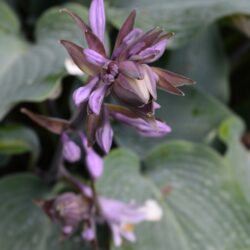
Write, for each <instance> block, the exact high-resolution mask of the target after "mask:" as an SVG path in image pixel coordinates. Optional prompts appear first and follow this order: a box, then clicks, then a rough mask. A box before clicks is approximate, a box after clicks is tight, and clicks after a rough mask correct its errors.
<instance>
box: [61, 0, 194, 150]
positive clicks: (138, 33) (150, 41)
mask: <svg viewBox="0 0 250 250" xmlns="http://www.w3.org/2000/svg"><path fill="white" fill-rule="evenodd" d="M62 11H63V12H66V13H68V14H69V15H70V16H71V17H72V18H73V20H74V21H75V22H76V24H77V25H78V26H79V28H80V29H81V31H82V33H83V36H84V38H85V39H86V41H87V44H88V48H82V47H80V46H79V45H76V44H74V43H73V42H70V41H65V40H62V41H61V43H62V44H63V45H64V47H65V48H66V49H67V51H68V53H69V55H70V57H71V58H72V60H73V62H74V63H75V64H76V65H77V66H78V67H79V69H81V70H82V71H83V72H84V73H86V74H87V75H88V76H89V81H88V83H87V84H86V85H85V86H83V87H80V88H78V89H77V90H76V91H75V92H74V94H73V99H74V102H75V104H76V105H77V106H80V105H81V104H83V103H87V104H88V111H89V114H90V115H91V114H92V118H91V119H92V120H93V116H94V117H95V121H96V122H97V121H100V120H101V119H102V118H103V117H105V116H104V115H103V114H102V113H103V112H104V108H103V102H104V98H105V97H106V96H107V95H109V94H110V93H111V94H112V95H113V96H114V97H116V98H117V99H118V100H119V101H120V102H122V103H123V104H124V105H126V106H127V107H128V108H129V109H130V110H131V111H133V112H134V113H135V114H136V115H137V116H138V117H139V118H141V119H143V120H145V122H146V123H147V122H148V123H150V124H151V125H153V126H154V125H155V124H156V121H155V117H154V113H155V105H154V103H155V101H156V100H157V87H158V88H160V89H163V90H165V91H167V92H169V93H171V94H176V95H183V92H182V91H181V90H180V89H179V87H180V86H182V85H185V84H187V85H189V84H193V83H194V82H193V81H192V80H191V79H188V78H186V77H183V76H180V75H178V74H175V73H173V72H169V71H167V70H164V69H160V68H157V67H152V66H149V65H148V64H150V63H153V62H154V61H156V60H158V59H159V58H160V57H161V56H162V55H163V53H164V51H165V49H166V47H167V45H168V42H169V39H170V38H171V37H172V36H173V33H171V32H165V31H163V30H161V29H160V28H155V29H151V30H149V31H148V32H144V31H142V30H141V29H138V28H134V22H135V17H136V11H135V10H133V11H132V12H131V13H130V15H129V16H128V18H127V19H126V20H125V22H124V24H123V25H122V27H121V29H120V31H119V33H118V36H117V39H116V42H115V46H114V49H113V53H112V55H111V56H110V57H108V55H107V52H106V50H105V45H104V34H105V9H104V1H103V0H92V2H91V5H90V11H89V24H86V23H85V22H84V21H83V20H82V19H81V18H80V17H79V16H78V15H76V14H75V13H72V12H71V11H70V10H68V9H62ZM99 124H100V125H99V127H101V126H102V125H103V122H99ZM106 124H107V123H106ZM155 127H156V126H155ZM93 129H94V128H92V130H93ZM95 129H96V130H97V129H98V127H96V128H95ZM110 129H111V128H110ZM95 132H96V131H91V132H89V133H91V134H95ZM103 132H105V131H104V130H103ZM106 132H107V133H109V135H111V134H112V132H110V131H107V130H106ZM100 137H108V136H105V135H101V133H99V136H98V135H96V138H88V139H89V143H90V144H92V143H93V141H94V140H95V139H96V140H97V142H98V141H99V142H101V139H100ZM111 137H112V136H111ZM111 140H112V138H111ZM100 144H101V145H100ZM103 144H104V142H102V143H99V145H100V146H102V145H103ZM106 144H110V143H106ZM109 146H110V145H109ZM109 146H108V145H107V146H106V148H105V149H104V151H105V152H107V151H108V150H109Z"/></svg>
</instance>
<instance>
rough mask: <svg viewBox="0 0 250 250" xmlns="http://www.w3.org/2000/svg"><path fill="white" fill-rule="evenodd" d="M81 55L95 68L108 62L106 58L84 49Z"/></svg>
mask: <svg viewBox="0 0 250 250" xmlns="http://www.w3.org/2000/svg"><path fill="white" fill-rule="evenodd" d="M83 53H84V55H85V57H86V59H87V61H88V62H89V63H91V64H93V65H95V66H97V67H102V66H103V65H105V64H106V63H108V61H109V60H108V59H107V58H105V57H103V56H102V55H101V54H99V53H98V52H96V51H94V50H92V49H84V50H83Z"/></svg>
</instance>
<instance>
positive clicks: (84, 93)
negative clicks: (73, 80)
mask: <svg viewBox="0 0 250 250" xmlns="http://www.w3.org/2000/svg"><path fill="white" fill-rule="evenodd" d="M98 80H99V78H98V77H94V78H92V79H91V80H90V81H89V82H88V83H87V84H86V86H83V87H80V88H78V89H76V90H75V91H74V93H73V100H74V103H75V105H76V106H79V105H80V104H82V103H83V102H86V101H87V100H88V99H89V96H90V94H91V92H92V91H93V89H94V88H95V86H96V85H97V83H98Z"/></svg>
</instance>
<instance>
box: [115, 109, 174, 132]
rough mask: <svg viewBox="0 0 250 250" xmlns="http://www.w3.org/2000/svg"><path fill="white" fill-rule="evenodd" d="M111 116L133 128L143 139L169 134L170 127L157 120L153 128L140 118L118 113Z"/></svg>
mask: <svg viewBox="0 0 250 250" xmlns="http://www.w3.org/2000/svg"><path fill="white" fill-rule="evenodd" d="M111 116H112V117H113V118H114V119H116V120H118V121H120V122H123V123H125V124H127V125H128V126H131V127H133V128H135V129H136V130H137V131H138V132H139V133H140V134H141V135H143V136H145V137H163V136H165V135H167V134H169V133H170V132H171V127H170V126H168V125H167V124H166V123H164V122H162V121H159V120H156V127H155V128H154V127H152V126H151V125H150V124H149V123H147V122H146V121H145V120H143V119H141V118H133V117H129V116H126V115H125V114H122V113H118V112H112V113H111Z"/></svg>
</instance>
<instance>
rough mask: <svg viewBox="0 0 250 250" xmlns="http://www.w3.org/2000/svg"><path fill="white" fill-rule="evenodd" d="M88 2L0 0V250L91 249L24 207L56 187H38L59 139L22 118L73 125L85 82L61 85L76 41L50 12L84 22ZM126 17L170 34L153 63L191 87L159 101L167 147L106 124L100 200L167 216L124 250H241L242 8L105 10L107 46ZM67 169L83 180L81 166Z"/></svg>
mask: <svg viewBox="0 0 250 250" xmlns="http://www.w3.org/2000/svg"><path fill="white" fill-rule="evenodd" d="M89 2H90V1H88V0H77V1H69V0H54V1H51V0H6V1H4V0H0V66H1V67H0V119H1V123H0V174H1V177H2V178H1V180H0V198H1V205H0V213H1V218H2V220H1V223H0V245H1V247H2V249H4V250H15V249H16V250H17V249H18V250H20V249H25V250H33V249H40V250H50V249H62V250H64V249H65V250H66V249H71V250H78V249H88V246H87V245H86V246H85V245H84V243H82V242H81V241H80V240H79V238H78V237H77V236H76V237H73V238H72V239H70V240H68V241H65V242H63V243H60V242H59V234H58V233H57V230H56V228H54V226H52V224H51V223H50V222H49V221H48V219H47V218H45V216H44V215H43V214H42V212H41V211H40V210H39V209H38V208H36V206H35V205H34V204H33V203H32V201H33V200H34V199H37V198H41V197H50V196H53V195H54V194H56V193H57V192H58V190H61V189H62V188H65V187H64V186H63V185H62V184H61V183H58V184H57V185H48V184H47V182H46V181H44V180H42V178H40V177H41V176H44V172H46V171H47V170H49V168H50V163H51V161H52V159H53V154H54V152H55V149H56V146H57V142H58V138H57V137H56V136H53V135H50V134H49V133H47V132H46V131H43V130H42V129H40V128H39V127H38V126H36V125H34V124H33V123H31V122H30V121H29V120H28V119H26V118H25V117H23V115H21V114H20V112H19V110H20V107H21V106H22V107H23V106H25V107H28V108H30V109H31V110H33V111H36V112H39V113H42V114H44V115H51V116H56V117H62V118H69V117H70V115H71V112H72V102H71V94H72V91H73V89H74V88H75V87H76V86H78V85H80V84H81V81H82V79H77V78H75V77H72V76H68V75H67V73H66V70H65V68H64V60H65V59H66V58H67V54H66V52H65V50H64V49H63V48H62V47H61V45H60V44H59V42H58V41H59V40H60V39H69V40H73V41H75V42H78V43H79V44H83V45H85V41H82V37H81V34H80V32H79V30H78V28H77V27H76V26H75V24H74V23H73V22H72V20H71V19H70V18H69V17H68V16H66V15H65V14H60V13H59V11H58V10H59V9H60V8H61V7H62V6H65V5H66V6H67V7H68V8H70V9H71V10H73V11H75V12H77V13H78V14H79V15H80V16H82V17H83V18H84V19H85V20H87V8H88V6H89ZM132 8H136V9H137V11H138V16H137V25H138V26H139V27H141V28H143V29H148V28H151V27H154V26H161V27H163V28H165V29H166V30H168V31H173V32H175V33H176V36H175V38H174V39H173V40H172V42H171V44H170V46H169V50H168V51H167V52H166V53H165V54H164V56H163V58H162V59H161V60H160V62H158V65H160V66H161V67H165V68H167V69H170V70H173V71H175V72H177V73H180V74H182V75H185V76H188V77H190V78H192V79H194V80H196V81H197V85H196V86H194V87H188V88H184V92H185V93H186V96H185V97H177V96H170V95H168V94H166V93H163V92H160V93H159V103H160V104H161V105H162V108H161V109H160V110H159V112H158V116H159V117H161V118H162V119H164V120H166V121H167V122H168V123H169V124H170V125H171V126H172V128H173V133H172V134H171V135H170V136H168V137H166V138H163V139H145V138H143V137H141V136H139V135H138V134H136V133H135V132H134V131H132V130H131V129H129V128H128V127H126V126H124V125H121V124H114V126H115V143H114V150H113V151H112V153H111V154H110V155H109V156H107V157H106V159H105V165H106V167H105V175H104V177H103V179H102V180H101V181H100V182H99V183H98V190H99V193H101V194H102V195H107V196H109V197H113V198H118V199H122V200H124V201H130V200H136V201H138V202H140V201H144V200H145V199H148V198H149V197H154V199H158V200H159V201H160V202H161V204H162V206H163V208H164V218H163V220H162V221H161V222H160V223H156V224H145V225H144V224H143V225H142V226H139V227H138V230H137V231H138V232H137V235H138V241H137V243H136V244H128V243H126V244H124V246H123V249H124V250H133V249H136V250H141V249H143V250H152V249H158V250H165V249H169V250H177V249H178V250H196V249H197V250H200V249H203V250H247V249H250V238H249V235H250V209H249V206H250V153H249V148H250V132H249V129H250V70H249V66H250V40H249V39H250V19H249V17H248V15H249V14H250V1H249V0H238V1H235V0H209V1H204V0H195V1H193V0H174V1H173V0H171V1H170V0H155V1H151V0H126V1H124V0H109V1H106V10H107V18H108V29H107V31H108V33H107V36H108V37H110V40H109V39H107V41H108V42H109V41H110V44H107V47H110V46H112V45H113V42H114V36H115V35H116V34H117V28H119V27H120V25H121V23H122V21H123V20H124V19H125V17H126V15H127V14H128V13H129V11H130V10H131V9H132ZM131 151H132V152H133V153H132V152H131ZM71 169H72V170H73V171H74V172H75V173H76V174H82V172H83V171H82V169H83V163H82V164H81V163H79V164H78V165H76V166H74V167H72V168H71ZM10 174H11V175H10ZM38 176H39V177H38ZM60 185H62V186H60Z"/></svg>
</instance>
